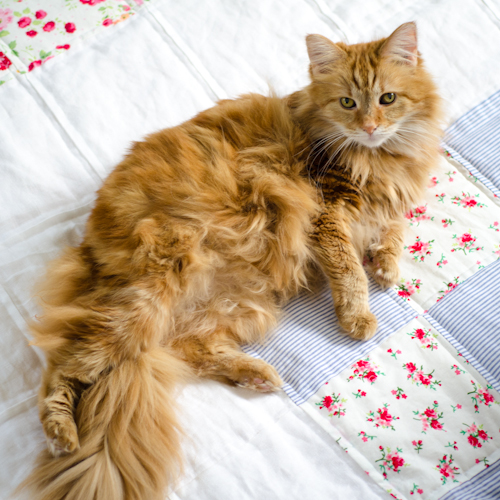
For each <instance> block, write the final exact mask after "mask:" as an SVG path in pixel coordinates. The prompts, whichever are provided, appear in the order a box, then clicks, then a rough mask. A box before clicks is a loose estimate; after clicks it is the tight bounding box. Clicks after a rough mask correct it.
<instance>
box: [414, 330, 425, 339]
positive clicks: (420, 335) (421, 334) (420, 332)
mask: <svg viewBox="0 0 500 500" xmlns="http://www.w3.org/2000/svg"><path fill="white" fill-rule="evenodd" d="M415 336H416V337H417V339H423V338H424V337H425V332H424V331H423V330H422V328H417V329H416V330H415Z"/></svg>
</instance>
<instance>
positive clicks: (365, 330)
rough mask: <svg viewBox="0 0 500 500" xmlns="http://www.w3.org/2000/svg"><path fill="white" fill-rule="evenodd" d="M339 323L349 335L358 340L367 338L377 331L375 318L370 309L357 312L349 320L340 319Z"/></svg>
mask: <svg viewBox="0 0 500 500" xmlns="http://www.w3.org/2000/svg"><path fill="white" fill-rule="evenodd" d="M339 319H340V318H339ZM340 324H341V326H342V327H343V328H344V330H346V332H347V333H348V334H349V336H350V337H352V338H354V339H358V340H369V339H371V338H372V337H373V336H374V335H375V332H376V331H377V318H376V317H375V315H374V314H372V313H371V312H370V311H367V312H364V313H359V314H357V315H356V316H354V317H353V318H352V319H350V320H349V321H345V320H344V321H342V320H340Z"/></svg>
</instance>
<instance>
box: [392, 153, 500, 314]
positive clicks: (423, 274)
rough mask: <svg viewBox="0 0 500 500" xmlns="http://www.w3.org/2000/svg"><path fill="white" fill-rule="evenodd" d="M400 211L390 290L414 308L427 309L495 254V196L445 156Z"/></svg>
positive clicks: (498, 209)
mask: <svg viewBox="0 0 500 500" xmlns="http://www.w3.org/2000/svg"><path fill="white" fill-rule="evenodd" d="M405 217H406V220H407V223H408V230H407V233H406V238H405V244H404V250H403V256H402V258H401V260H400V263H399V264H400V269H401V282H400V283H399V284H397V285H396V287H395V290H396V293H397V294H398V295H399V296H400V297H401V298H402V299H403V300H405V301H407V302H410V303H411V304H412V305H413V306H415V305H416V306H417V309H420V308H423V309H428V308H429V307H431V306H432V305H433V304H435V303H436V302H438V301H440V300H442V299H443V298H444V297H445V296H446V295H447V294H448V293H450V292H451V291H452V290H454V289H455V288H456V287H457V286H458V285H459V284H460V283H462V282H463V281H464V280H465V279H467V278H468V277H470V276H471V275H472V274H474V273H475V272H476V271H478V270H479V269H482V268H483V267H485V266H486V265H488V264H490V263H491V262H493V261H495V260H497V259H498V258H500V250H499V246H500V236H499V234H498V233H499V228H500V203H499V201H498V199H496V198H495V197H494V195H493V194H492V193H490V192H489V191H488V190H486V188H484V186H482V184H481V183H479V182H478V181H477V179H476V178H475V177H473V176H471V175H469V176H468V177H466V176H465V175H463V174H462V173H461V172H460V168H459V167H458V164H456V163H455V162H454V161H453V160H450V159H449V158H448V157H447V158H446V159H445V158H444V157H443V158H442V160H441V162H440V167H439V170H438V171H437V172H435V173H434V174H433V175H432V177H431V178H430V179H429V186H428V191H427V197H426V200H425V201H424V202H423V203H422V204H421V205H419V206H417V207H414V208H413V209H412V210H410V211H409V212H408V213H407V214H406V215H405Z"/></svg>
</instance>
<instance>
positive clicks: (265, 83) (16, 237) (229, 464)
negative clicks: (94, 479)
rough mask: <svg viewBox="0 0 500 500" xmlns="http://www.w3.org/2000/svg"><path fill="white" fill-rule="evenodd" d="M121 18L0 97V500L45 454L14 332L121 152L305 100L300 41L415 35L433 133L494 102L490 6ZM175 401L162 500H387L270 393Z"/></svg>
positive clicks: (182, 5) (35, 357) (235, 5)
mask: <svg viewBox="0 0 500 500" xmlns="http://www.w3.org/2000/svg"><path fill="white" fill-rule="evenodd" d="M3 3H4V4H5V3H6V1H4V2H3ZM13 3H14V2H13ZM38 3H41V2H38ZM52 3H54V2H52ZM61 3H63V2H62V0H61ZM82 3H83V2H82ZM130 5H131V6H134V8H136V13H135V15H133V16H131V18H130V19H128V20H127V21H126V22H122V23H121V24H119V25H117V26H112V27H110V28H109V29H106V30H96V31H95V32H94V33H92V36H89V37H87V39H85V40H84V41H82V43H80V45H79V46H77V47H76V48H74V49H72V50H70V51H68V52H67V53H66V54H63V55H59V56H57V57H55V58H54V59H53V60H51V61H49V62H47V63H45V64H44V65H43V67H40V68H36V69H35V70H34V71H32V72H30V73H27V74H24V75H16V76H15V78H13V79H11V80H10V81H8V82H7V83H5V84H4V85H3V86H2V87H0V127H1V129H0V207H1V210H0V320H1V323H0V324H1V326H2V328H1V332H0V356H1V362H0V499H1V500H7V499H10V498H12V491H13V489H14V488H15V487H16V486H17V485H18V484H19V483H20V482H21V481H22V479H23V478H24V477H26V475H27V474H28V473H29V471H30V470H31V468H32V466H33V462H34V459H35V457H36V454H37V452H38V451H39V450H40V449H41V448H42V447H43V446H45V442H44V436H43V432H42V429H41V425H40V423H39V421H38V416H37V409H36V394H37V389H38V384H39V380H40V376H41V371H42V366H43V358H42V357H41V356H40V355H39V353H38V352H37V351H36V350H35V349H33V348H31V347H29V346H28V341H29V333H28V329H27V326H26V322H27V321H28V320H29V319H30V318H32V317H33V316H34V315H35V314H36V312H37V311H36V307H35V305H34V301H33V298H32V295H31V288H32V285H33V283H34V281H35V280H36V279H37V278H38V277H39V276H40V274H41V273H42V272H43V269H44V266H45V265H46V264H47V262H48V261H49V260H50V259H52V258H54V257H56V256H57V254H58V253H59V252H60V250H61V249H62V248H63V247H64V246H65V245H67V244H77V243H78V242H79V238H80V236H81V234H82V230H83V225H84V223H85V220H86V217H87V216H88V214H89V211H90V209H91V207H92V203H93V200H94V198H95V191H96V190H97V189H98V188H99V186H100V184H101V182H102V180H103V179H104V178H105V177H106V175H107V174H108V173H109V172H110V171H111V170H112V169H113V167H114V165H116V164H117V163H118V162H119V161H120V159H121V158H122V156H123V154H124V152H125V151H126V149H127V147H129V145H130V143H131V141H134V140H138V139H140V138H142V137H143V136H144V135H146V134H147V133H150V132H153V131H156V130H158V129H160V128H164V127H168V126H173V125H175V124H178V123H179V122H181V121H183V120H187V119H189V118H190V117H191V116H193V115H194V114H195V113H197V112H199V111H201V110H203V109H205V108H207V107H209V106H212V105H213V104H214V102H215V101H216V100H218V99H221V98H225V97H236V96H237V95H239V94H241V93H244V92H249V91H253V92H262V93H267V92H268V89H269V86H272V87H273V88H274V90H275V91H276V92H278V93H279V94H282V95H284V94H286V93H288V92H291V91H294V90H296V89H298V88H300V87H302V86H304V85H305V84H307V64H308V61H307V52H306V48H305V43H304V37H305V35H306V34H308V33H320V34H323V35H325V36H327V37H329V38H331V39H332V40H334V41H339V40H344V41H347V42H349V43H355V42H360V41H369V40H371V39H374V38H376V37H379V36H386V35H388V34H390V33H391V32H392V31H393V30H394V29H395V28H396V27H397V26H399V25H400V24H401V23H403V22H406V21H411V20H415V21H416V22H417V25H418V28H419V34H420V51H421V52H422V54H423V56H424V59H425V60H426V62H427V65H428V67H429V69H430V70H431V72H432V73H433V74H434V76H435V79H436V81H437V83H438V85H439V87H440V88H441V90H442V94H443V96H444V97H445V98H446V100H447V106H446V109H447V123H448V124H450V123H451V122H452V121H454V120H455V119H457V118H459V117H460V116H461V115H462V114H464V113H465V112H466V111H467V110H469V109H470V108H472V107H473V106H475V105H477V104H478V103H480V102H481V101H482V100H483V99H485V98H486V97H488V96H489V95H491V94H492V93H493V92H495V91H496V90H498V88H499V86H500V64H498V61H500V15H499V13H500V1H499V0H488V1H486V0H485V1H481V0H423V1H419V2H415V1H412V0H399V1H394V0H393V1H391V2H389V1H386V0H371V1H370V2H366V1H361V0H349V1H346V0H239V1H238V2H235V1H231V0H207V1H204V2H201V1H199V0H183V1H182V2H179V1H175V0H163V1H162V0H158V1H155V2H151V3H145V4H143V2H142V1H141V2H139V1H137V0H135V2H134V1H132V0H131V1H130ZM139 7H140V8H139ZM0 40H1V38H0ZM0 48H1V47H0ZM180 399H181V406H182V408H183V422H184V427H185V429H186V440H185V445H184V447H185V453H186V470H185V474H184V476H183V477H182V478H181V479H180V481H179V483H178V484H177V485H175V487H174V490H173V492H172V493H171V494H169V498H170V499H171V500H235V499H238V500H256V499H263V500H267V499H269V500H271V499H284V498H287V499H291V500H306V499H311V500H312V499H326V498H328V499H335V498H339V499H340V498H342V499H352V500H364V499H378V498H381V499H382V498H387V493H386V492H385V491H384V490H383V489H382V488H380V487H379V486H378V485H377V484H376V483H374V482H373V481H372V480H371V479H370V478H369V477H368V476H367V475H366V474H365V473H364V472H363V470H362V469H361V468H359V467H358V466H357V465H356V464H355V463H354V461H353V460H352V459H351V457H350V456H349V455H348V454H346V453H345V452H344V451H343V450H342V448H341V447H339V446H337V445H336V443H335V441H334V439H333V438H332V437H331V436H330V435H329V434H328V433H327V432H326V431H324V430H323V429H322V428H321V427H320V426H316V427H315V426H313V425H311V421H310V419H309V417H308V416H307V415H306V414H305V413H304V411H303V410H302V409H300V408H299V407H297V406H295V404H294V403H292V401H291V400H290V399H289V398H288V396H286V395H285V394H284V393H275V394H270V395H259V394H253V393H251V392H248V391H245V390H242V389H233V388H228V387H226V386H222V385H220V384H217V383H215V382H210V381H200V382H198V383H196V384H192V385H189V386H187V387H186V388H185V389H184V390H183V392H182V394H181V396H180Z"/></svg>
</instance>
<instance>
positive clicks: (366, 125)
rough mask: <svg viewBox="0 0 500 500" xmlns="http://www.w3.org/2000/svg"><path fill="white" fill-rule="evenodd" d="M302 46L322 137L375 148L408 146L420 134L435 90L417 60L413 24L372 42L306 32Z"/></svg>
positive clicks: (423, 128) (401, 27)
mask: <svg viewBox="0 0 500 500" xmlns="http://www.w3.org/2000/svg"><path fill="white" fill-rule="evenodd" d="M307 45H308V51H309V57H310V60H311V77H312V80H313V85H312V96H313V99H314V101H315V102H316V103H317V105H318V107H319V110H318V113H319V114H320V116H321V119H322V120H323V122H324V124H325V132H327V133H326V137H331V140H335V139H338V138H339V137H342V138H345V139H346V141H345V143H346V144H347V145H350V144H355V145H357V146H363V147H366V148H370V149H375V148H379V147H384V148H390V147H396V148H397V147H401V146H403V145H405V144H407V145H408V147H411V143H412V142H413V140H414V139H415V137H416V136H418V135H421V134H425V116H426V113H428V112H429V109H426V108H429V105H430V104H432V103H429V102H428V101H429V99H433V98H434V96H435V93H434V87H433V85H432V82H431V81H430V78H429V76H428V74H427V73H426V72H425V70H424V69H423V67H422V65H421V63H420V62H419V60H418V52H417V36H416V28H415V25H414V24H413V23H407V24H404V25H402V26H400V27H399V28H398V29H397V30H396V31H395V32H394V33H393V34H392V35H391V36H390V37H389V38H387V39H383V40H379V41H376V42H372V43H365V44H357V45H345V44H343V43H337V44H334V43H332V42H330V41H329V40H328V39H326V38H324V37H321V36H320V35H309V37H308V38H307Z"/></svg>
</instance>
